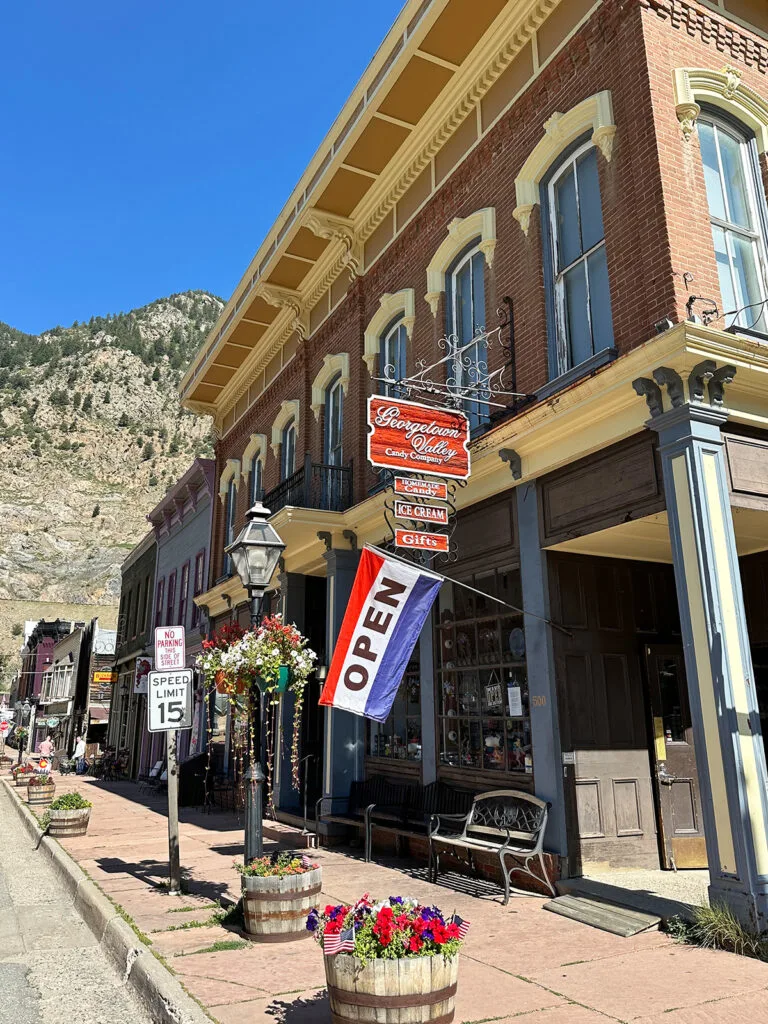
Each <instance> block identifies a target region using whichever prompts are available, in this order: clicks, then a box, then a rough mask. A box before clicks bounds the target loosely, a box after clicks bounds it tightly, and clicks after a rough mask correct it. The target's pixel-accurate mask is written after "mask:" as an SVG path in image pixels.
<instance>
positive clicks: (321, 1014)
mask: <svg viewBox="0 0 768 1024" xmlns="http://www.w3.org/2000/svg"><path fill="white" fill-rule="evenodd" d="M264 1012H265V1013H266V1014H267V1016H268V1017H274V1018H275V1020H276V1021H277V1022H278V1024H317V1021H319V1020H328V1018H329V1016H330V1013H331V1008H330V1003H329V1001H328V993H327V992H326V991H325V990H323V991H321V992H316V993H315V994H314V995H313V996H308V997H306V998H304V997H302V998H300V999H294V1000H293V1001H292V1002H290V1003H288V1002H285V1001H283V1000H282V999H276V1000H275V1001H274V1002H273V1003H270V1004H269V1006H267V1007H266V1009H265V1011H264Z"/></svg>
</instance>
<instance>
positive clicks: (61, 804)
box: [48, 793, 93, 811]
mask: <svg viewBox="0 0 768 1024" xmlns="http://www.w3.org/2000/svg"><path fill="white" fill-rule="evenodd" d="M86 807H93V804H92V803H91V802H90V800H85V799H84V798H83V797H81V796H80V794H79V793H63V794H62V795H61V796H57V797H56V799H55V800H54V801H53V802H52V803H51V806H50V807H49V808H48V810H49V811H83V810H85V808H86Z"/></svg>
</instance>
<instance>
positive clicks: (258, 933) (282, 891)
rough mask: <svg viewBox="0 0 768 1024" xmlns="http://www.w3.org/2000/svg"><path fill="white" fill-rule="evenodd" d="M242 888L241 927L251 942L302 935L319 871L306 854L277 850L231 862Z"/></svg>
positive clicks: (319, 879) (317, 887) (318, 885)
mask: <svg viewBox="0 0 768 1024" xmlns="http://www.w3.org/2000/svg"><path fill="white" fill-rule="evenodd" d="M235 867H236V868H237V870H238V871H239V872H240V875H241V879H242V883H241V888H242V892H243V921H244V925H245V931H246V933H247V935H248V937H249V938H250V939H252V940H253V941H255V942H277V941H291V940H296V939H304V938H306V937H307V931H306V928H305V927H304V922H305V920H306V917H307V911H308V910H309V909H310V907H311V906H312V904H313V902H314V899H315V897H316V896H317V894H318V893H319V892H320V889H321V887H322V871H321V869H320V865H319V864H315V863H314V862H313V861H311V860H310V859H309V858H308V857H305V856H301V855H299V854H298V853H288V852H285V851H283V852H280V853H275V854H273V855H272V856H271V857H256V858H255V859H254V860H252V861H250V863H248V864H245V865H243V864H238V863H235Z"/></svg>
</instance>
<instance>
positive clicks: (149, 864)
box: [96, 857, 228, 903]
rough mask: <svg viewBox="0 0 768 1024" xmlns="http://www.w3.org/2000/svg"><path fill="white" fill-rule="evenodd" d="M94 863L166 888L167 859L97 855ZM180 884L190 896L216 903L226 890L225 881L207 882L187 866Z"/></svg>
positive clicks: (145, 882)
mask: <svg viewBox="0 0 768 1024" xmlns="http://www.w3.org/2000/svg"><path fill="white" fill-rule="evenodd" d="M96 863H97V864H98V866H99V867H100V868H101V870H102V871H106V872H109V873H110V874H114V875H130V876H131V877H132V878H136V879H138V880H139V881H140V882H143V883H144V884H145V885H147V886H149V887H150V888H152V889H157V890H158V892H164V891H165V890H166V889H167V888H168V861H167V860H139V861H134V862H130V861H125V860H121V859H120V858H119V857H99V858H97V860H96ZM181 884H182V886H183V888H184V891H185V892H187V893H189V894H190V895H191V896H203V897H205V898H206V899H209V900H211V902H212V903H216V902H217V901H218V900H219V899H221V897H222V896H224V895H225V894H226V893H227V891H228V886H227V883H226V882H208V881H203V880H201V879H199V878H193V876H192V875H191V873H190V871H189V868H185V867H182V869H181Z"/></svg>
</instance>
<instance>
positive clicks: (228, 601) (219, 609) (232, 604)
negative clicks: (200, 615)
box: [192, 576, 248, 619]
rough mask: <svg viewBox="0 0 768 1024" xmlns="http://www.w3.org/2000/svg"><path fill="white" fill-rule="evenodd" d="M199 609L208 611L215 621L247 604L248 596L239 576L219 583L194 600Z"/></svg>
mask: <svg viewBox="0 0 768 1024" xmlns="http://www.w3.org/2000/svg"><path fill="white" fill-rule="evenodd" d="M192 600H193V601H194V602H195V604H196V605H197V607H198V608H205V609H207V614H208V617H209V618H211V619H215V618H216V617H217V616H219V615H224V614H225V613H226V612H228V611H231V610H232V609H233V608H237V607H238V606H239V605H241V604H245V602H246V601H247V600H248V594H247V592H246V590H245V587H244V586H243V585H242V583H241V582H240V578H239V577H238V576H230V578H229V579H228V580H224V581H223V582H222V583H217V584H216V586H215V587H211V589H210V590H206V592H205V593H204V594H198V595H197V597H194V598H193V599H192Z"/></svg>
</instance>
